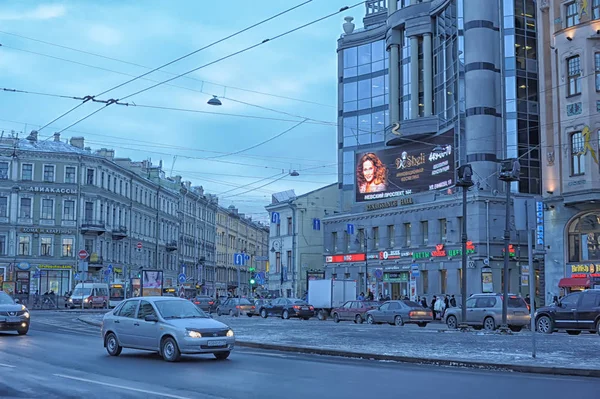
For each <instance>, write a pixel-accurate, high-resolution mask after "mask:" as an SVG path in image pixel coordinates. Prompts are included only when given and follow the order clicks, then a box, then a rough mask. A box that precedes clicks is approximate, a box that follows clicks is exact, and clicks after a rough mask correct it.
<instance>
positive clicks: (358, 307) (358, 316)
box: [331, 301, 380, 324]
mask: <svg viewBox="0 0 600 399" xmlns="http://www.w3.org/2000/svg"><path fill="white" fill-rule="evenodd" d="M379 305H380V303H379V302H376V301H348V302H346V303H345V304H343V305H342V306H340V307H339V308H335V309H333V310H332V311H331V317H333V321H335V322H336V323H339V322H340V321H342V320H352V321H354V322H355V323H359V324H362V323H363V322H364V321H365V319H366V316H365V313H367V312H368V311H369V310H372V309H377V308H379Z"/></svg>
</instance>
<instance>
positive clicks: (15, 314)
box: [0, 291, 31, 335]
mask: <svg viewBox="0 0 600 399" xmlns="http://www.w3.org/2000/svg"><path fill="white" fill-rule="evenodd" d="M30 321H31V319H30V317H29V310H27V308H26V307H25V305H21V304H20V303H18V300H17V301H15V300H13V299H12V298H11V297H10V295H8V294H7V293H6V292H3V291H0V331H16V332H18V333H19V335H25V334H27V332H28V331H29V323H30Z"/></svg>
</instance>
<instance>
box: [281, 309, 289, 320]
mask: <svg viewBox="0 0 600 399" xmlns="http://www.w3.org/2000/svg"><path fill="white" fill-rule="evenodd" d="M281 317H282V318H283V319H284V320H287V319H289V318H290V312H288V311H287V310H284V311H283V313H282V314H281Z"/></svg>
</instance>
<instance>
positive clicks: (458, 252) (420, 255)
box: [413, 241, 475, 259]
mask: <svg viewBox="0 0 600 399" xmlns="http://www.w3.org/2000/svg"><path fill="white" fill-rule="evenodd" d="M473 253H475V245H474V244H473V241H467V254H473ZM445 256H448V257H453V256H462V248H458V249H449V250H446V249H444V244H437V245H436V246H435V250H434V251H431V252H413V258H414V259H427V258H441V257H445Z"/></svg>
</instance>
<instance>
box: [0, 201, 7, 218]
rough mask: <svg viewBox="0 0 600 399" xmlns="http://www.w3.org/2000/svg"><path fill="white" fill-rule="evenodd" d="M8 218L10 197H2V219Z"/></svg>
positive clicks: (0, 202)
mask: <svg viewBox="0 0 600 399" xmlns="http://www.w3.org/2000/svg"><path fill="white" fill-rule="evenodd" d="M7 217H8V197H0V218H7Z"/></svg>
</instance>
